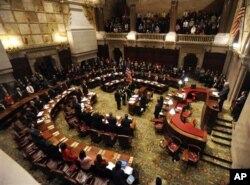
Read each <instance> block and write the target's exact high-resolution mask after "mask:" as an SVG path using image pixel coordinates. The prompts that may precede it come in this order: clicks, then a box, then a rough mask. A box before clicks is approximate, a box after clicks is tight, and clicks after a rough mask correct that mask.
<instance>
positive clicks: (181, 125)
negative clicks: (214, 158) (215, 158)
mask: <svg viewBox="0 0 250 185" xmlns="http://www.w3.org/2000/svg"><path fill="white" fill-rule="evenodd" d="M166 129H167V131H168V132H170V133H171V134H172V135H175V136H177V137H179V138H181V139H182V141H184V142H185V143H187V144H189V143H190V144H195V145H197V146H199V147H201V148H202V149H204V147H205V145H206V142H207V132H206V131H204V130H201V129H198V128H195V127H190V126H189V125H188V124H185V122H183V121H182V119H181V113H176V114H175V115H173V116H172V117H171V118H170V120H168V122H167V124H166Z"/></svg>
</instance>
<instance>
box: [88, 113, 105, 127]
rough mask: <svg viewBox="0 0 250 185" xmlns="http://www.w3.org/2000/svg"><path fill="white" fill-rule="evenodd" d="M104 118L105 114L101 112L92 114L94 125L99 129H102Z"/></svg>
mask: <svg viewBox="0 0 250 185" xmlns="http://www.w3.org/2000/svg"><path fill="white" fill-rule="evenodd" d="M103 118H104V116H103V115H101V114H100V113H99V112H96V113H94V114H93V116H92V123H91V125H92V127H94V128H95V129H97V130H100V129H101V128H102V124H103V123H102V119H103Z"/></svg>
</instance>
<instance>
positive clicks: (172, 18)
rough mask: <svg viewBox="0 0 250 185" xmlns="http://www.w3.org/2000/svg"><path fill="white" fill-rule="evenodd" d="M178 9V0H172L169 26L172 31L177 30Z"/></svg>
mask: <svg viewBox="0 0 250 185" xmlns="http://www.w3.org/2000/svg"><path fill="white" fill-rule="evenodd" d="M177 11H178V0H172V1H171V9H170V26H169V31H170V32H175V25H176V19H177V13H178V12H177Z"/></svg>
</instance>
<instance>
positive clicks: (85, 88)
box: [82, 80, 89, 96]
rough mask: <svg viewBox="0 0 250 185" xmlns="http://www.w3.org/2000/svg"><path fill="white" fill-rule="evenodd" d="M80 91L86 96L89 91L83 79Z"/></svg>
mask: <svg viewBox="0 0 250 185" xmlns="http://www.w3.org/2000/svg"><path fill="white" fill-rule="evenodd" d="M82 92H83V94H84V96H87V95H88V93H89V90H88V87H87V85H86V81H85V80H84V81H83V84H82Z"/></svg>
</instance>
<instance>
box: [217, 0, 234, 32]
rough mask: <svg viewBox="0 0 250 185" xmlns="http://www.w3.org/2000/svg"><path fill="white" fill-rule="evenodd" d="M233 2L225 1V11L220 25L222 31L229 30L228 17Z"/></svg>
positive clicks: (230, 0)
mask: <svg viewBox="0 0 250 185" xmlns="http://www.w3.org/2000/svg"><path fill="white" fill-rule="evenodd" d="M232 4H233V1H232V0H225V1H224V6H223V11H222V14H221V19H220V27H219V32H220V33H226V31H227V24H228V21H229V19H228V17H229V15H230V14H231V9H232Z"/></svg>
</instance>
